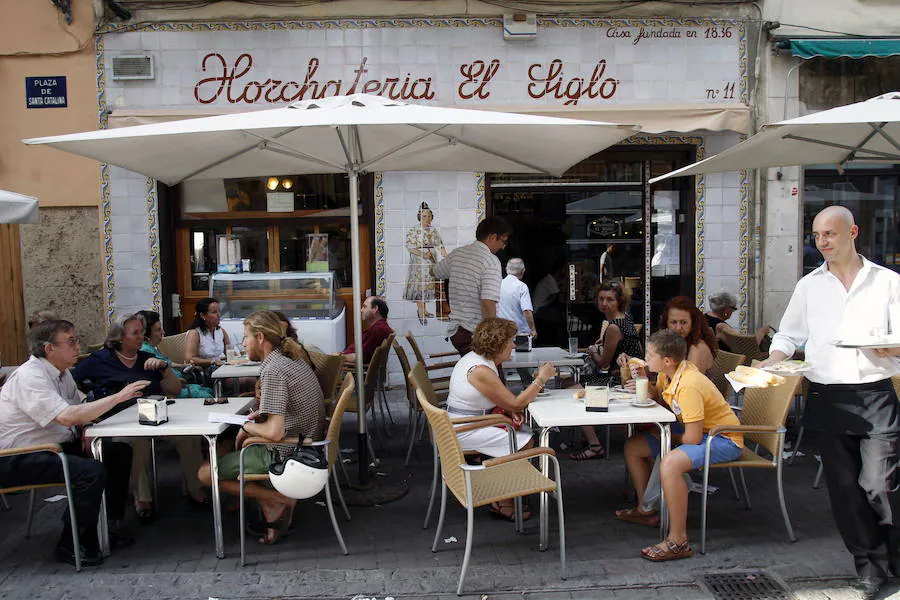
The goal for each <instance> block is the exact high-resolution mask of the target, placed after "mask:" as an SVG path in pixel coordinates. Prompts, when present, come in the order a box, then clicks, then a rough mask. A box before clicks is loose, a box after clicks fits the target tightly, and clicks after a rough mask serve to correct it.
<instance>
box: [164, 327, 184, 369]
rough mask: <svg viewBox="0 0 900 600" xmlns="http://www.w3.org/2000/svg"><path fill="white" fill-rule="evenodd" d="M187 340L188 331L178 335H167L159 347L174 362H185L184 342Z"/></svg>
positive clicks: (178, 363)
mask: <svg viewBox="0 0 900 600" xmlns="http://www.w3.org/2000/svg"><path fill="white" fill-rule="evenodd" d="M186 341H187V332H186V331H185V332H184V333H179V334H177V335H167V336H166V337H164V338H163V339H162V341H160V342H159V347H158V348H157V349H158V350H159V352H160V354H162V355H163V356H165V357H166V358H168V359H169V360H171V361H172V363H173V364H176V365H180V364H184V344H185V342H186Z"/></svg>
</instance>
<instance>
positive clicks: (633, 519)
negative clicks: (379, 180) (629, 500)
mask: <svg viewBox="0 0 900 600" xmlns="http://www.w3.org/2000/svg"><path fill="white" fill-rule="evenodd" d="M616 518H617V519H618V520H620V521H625V522H627V523H637V524H638V525H646V526H647V527H659V513H658V512H656V511H655V510H654V511H653V512H648V513H645V512H641V509H639V508H623V509H622V510H617V511H616Z"/></svg>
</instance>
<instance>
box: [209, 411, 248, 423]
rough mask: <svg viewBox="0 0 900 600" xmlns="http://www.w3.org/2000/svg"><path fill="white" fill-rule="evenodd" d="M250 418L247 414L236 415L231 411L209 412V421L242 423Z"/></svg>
mask: <svg viewBox="0 0 900 600" xmlns="http://www.w3.org/2000/svg"><path fill="white" fill-rule="evenodd" d="M249 420H250V419H249V418H248V417H247V415H236V414H233V413H220V412H211V413H209V422H210V423H228V424H229V425H243V424H244V423H246V422H247V421H249Z"/></svg>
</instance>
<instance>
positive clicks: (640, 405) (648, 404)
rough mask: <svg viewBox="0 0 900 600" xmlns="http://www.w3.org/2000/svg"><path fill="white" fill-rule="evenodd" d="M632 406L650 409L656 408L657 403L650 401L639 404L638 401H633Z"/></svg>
mask: <svg viewBox="0 0 900 600" xmlns="http://www.w3.org/2000/svg"><path fill="white" fill-rule="evenodd" d="M631 405H632V406H636V407H637V408H650V407H651V406H656V402H654V401H653V400H650V401H648V402H638V401H637V400H632V401H631Z"/></svg>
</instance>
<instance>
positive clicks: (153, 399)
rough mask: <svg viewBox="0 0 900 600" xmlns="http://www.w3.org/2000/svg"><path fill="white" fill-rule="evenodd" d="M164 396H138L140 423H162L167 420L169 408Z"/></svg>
mask: <svg viewBox="0 0 900 600" xmlns="http://www.w3.org/2000/svg"><path fill="white" fill-rule="evenodd" d="M167 406H168V405H167V403H166V397H165V396H147V397H146V398H138V423H140V424H141V425H162V424H163V423H167V422H168V421H169V410H168V408H167Z"/></svg>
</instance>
